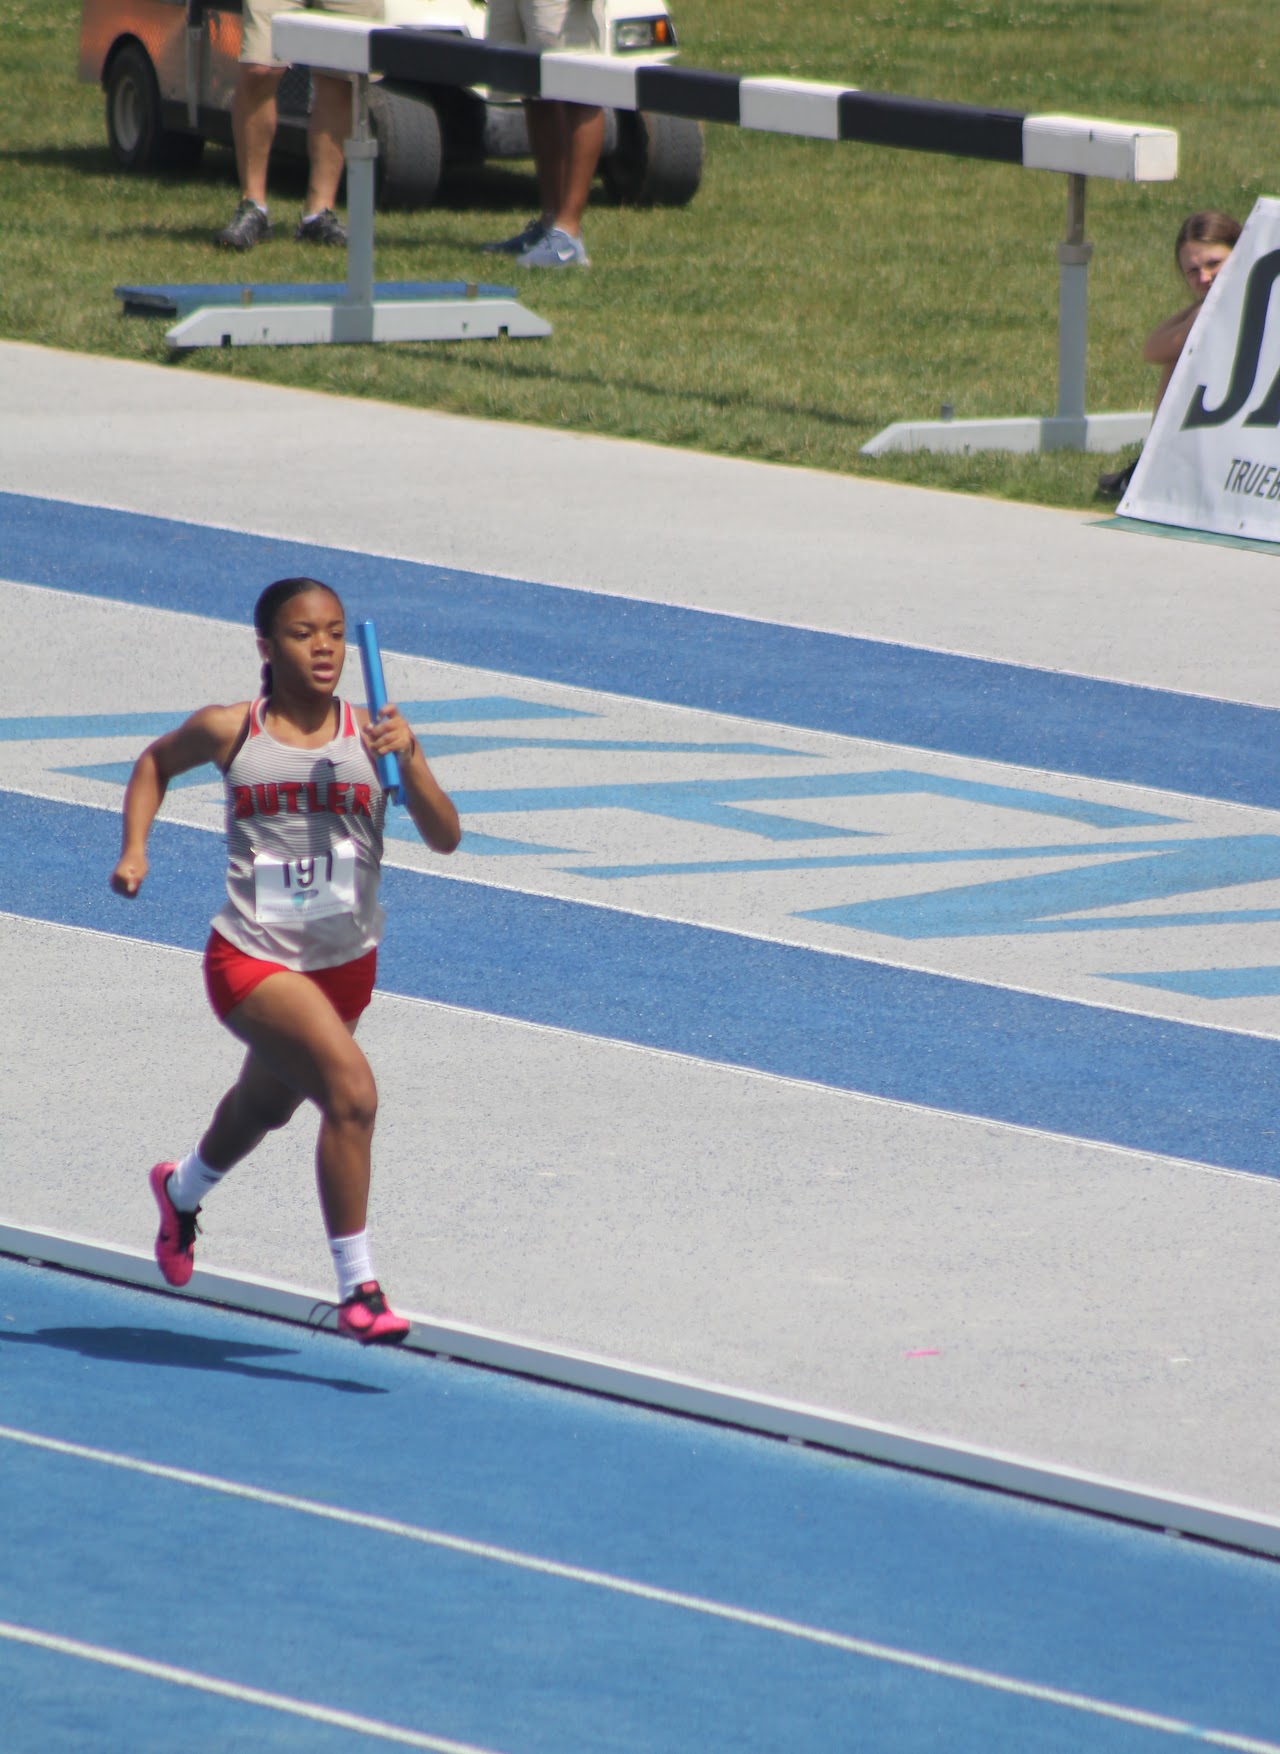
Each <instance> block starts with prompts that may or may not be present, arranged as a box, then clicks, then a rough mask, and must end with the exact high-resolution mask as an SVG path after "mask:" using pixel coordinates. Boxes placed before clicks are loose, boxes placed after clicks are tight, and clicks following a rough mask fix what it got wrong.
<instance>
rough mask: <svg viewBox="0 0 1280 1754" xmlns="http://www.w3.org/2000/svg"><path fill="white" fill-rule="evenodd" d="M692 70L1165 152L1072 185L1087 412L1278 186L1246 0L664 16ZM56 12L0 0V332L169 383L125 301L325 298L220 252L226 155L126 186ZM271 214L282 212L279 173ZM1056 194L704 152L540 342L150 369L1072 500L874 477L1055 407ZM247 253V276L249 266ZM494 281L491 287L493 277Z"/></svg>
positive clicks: (974, 472)
mask: <svg viewBox="0 0 1280 1754" xmlns="http://www.w3.org/2000/svg"><path fill="white" fill-rule="evenodd" d="M672 4H673V11H674V15H675V18H676V23H677V27H678V29H679V32H680V37H681V44H682V50H683V60H684V62H685V64H687V65H691V66H703V67H715V68H724V69H732V70H735V71H740V72H751V73H760V74H764V73H776V74H782V75H786V76H788V77H800V78H814V79H825V80H833V81H839V82H842V83H846V84H856V85H860V86H862V87H864V88H866V89H871V90H880V91H893V92H899V93H903V94H910V95H917V96H922V97H935V98H946V99H951V100H956V101H960V102H967V103H980V104H988V105H994V106H1003V107H1008V108H1013V109H1022V110H1031V111H1038V112H1042V113H1048V112H1054V111H1065V112H1069V113H1075V114H1081V115H1097V116H1104V117H1107V118H1110V119H1113V120H1120V121H1146V122H1152V123H1158V124H1161V125H1165V126H1170V127H1174V128H1177V129H1178V130H1179V133H1180V135H1181V158H1182V172H1181V176H1180V178H1179V180H1178V181H1177V182H1176V183H1173V184H1149V185H1145V186H1135V185H1131V184H1114V183H1109V182H1104V181H1101V180H1093V181H1091V182H1090V184H1089V219H1088V235H1089V237H1090V238H1091V239H1092V241H1093V242H1094V245H1095V255H1094V262H1093V266H1092V268H1091V270H1090V357H1089V394H1088V406H1089V408H1090V410H1091V411H1094V412H1101V411H1104V410H1107V409H1122V408H1141V407H1146V406H1148V405H1149V403H1150V398H1151V394H1152V391H1153V388H1154V379H1155V374H1154V373H1153V371H1152V370H1151V368H1149V367H1147V366H1144V365H1143V363H1142V361H1141V359H1140V355H1139V349H1140V345H1141V341H1142V338H1143V336H1144V335H1145V334H1146V332H1147V330H1148V329H1149V328H1150V327H1151V326H1152V325H1153V323H1154V322H1155V321H1156V320H1157V319H1158V318H1160V317H1161V316H1163V315H1165V314H1166V313H1167V311H1168V310H1170V309H1172V308H1173V307H1174V305H1175V304H1176V303H1178V302H1181V300H1180V297H1179V294H1180V285H1179V282H1178V281H1177V279H1176V276H1175V273H1174V270H1173V264H1172V240H1173V236H1174V233H1175V231H1176V229H1177V226H1178V224H1179V222H1180V221H1181V219H1182V217H1183V215H1184V214H1185V213H1186V212H1188V211H1190V210H1191V209H1193V208H1196V207H1205V206H1221V207H1225V208H1227V209H1228V210H1230V211H1232V212H1234V213H1236V214H1237V215H1238V216H1239V217H1240V218H1244V217H1245V215H1246V214H1247V212H1248V210H1249V208H1250V207H1251V206H1252V204H1253V202H1254V200H1255V199H1256V197H1257V196H1258V195H1260V194H1264V193H1270V192H1273V191H1274V189H1275V184H1276V173H1275V171H1274V167H1273V165H1272V161H1271V156H1270V153H1269V151H1268V150H1267V148H1269V147H1270V145H1271V143H1272V140H1273V137H1274V121H1273V114H1274V103H1275V99H1274V94H1273V90H1272V83H1273V79H1274V76H1275V73H1276V71H1277V69H1278V68H1280V45H1278V44H1277V43H1276V41H1275V40H1274V34H1273V33H1268V32H1263V31H1261V30H1260V29H1259V28H1258V25H1259V8H1258V7H1257V6H1256V5H1245V4H1230V3H1226V4H1223V5H1221V6H1219V7H1217V8H1215V9H1213V10H1212V11H1211V12H1209V11H1206V9H1205V8H1204V7H1203V6H1202V5H1195V6H1193V5H1192V4H1190V0H1159V3H1158V4H1157V0H846V3H845V4H842V5H839V6H832V5H830V4H819V3H818V0H786V3H779V0H733V4H731V5H726V4H725V3H724V0H672ZM79 14H80V7H79V4H78V0H0V68H2V69H3V72H4V75H5V93H4V103H3V106H2V107H0V162H2V163H3V167H4V169H3V174H2V175H0V264H2V266H3V272H2V273H0V335H3V336H5V337H7V338H10V339H17V340H24V341H33V342H39V343H44V344H47V345H50V346H56V347H64V348H72V349H79V350H82V351H86V352H93V353H104V354H112V355H115V356H117V357H121V358H127V359H145V360H152V361H157V362H164V361H166V360H167V359H168V355H167V353H166V350H165V347H164V342H163V327H164V326H163V324H161V323H155V322H149V321H145V320H139V319H126V318H124V317H122V316H120V315H119V314H118V310H119V307H118V305H117V303H116V301H115V299H114V298H113V296H112V288H113V287H114V286H115V285H116V284H118V283H120V282H122V281H162V282H164V281H199V280H210V279H226V280H235V279H238V278H240V277H242V276H247V275H250V274H251V275H252V277H253V278H255V279H261V280H292V279H299V278H341V275H342V261H343V259H342V257H341V256H340V255H338V256H336V257H333V258H329V257H324V258H321V259H320V260H317V257H316V256H315V255H314V254H311V255H307V256H305V257H303V256H302V255H301V254H300V250H299V248H298V246H295V245H294V244H293V243H292V241H291V238H290V233H291V226H285V227H282V228H281V232H282V235H281V236H280V237H278V238H277V239H276V240H273V241H272V242H270V243H268V244H266V245H263V246H261V247H260V248H259V250H258V251H256V252H255V253H254V255H253V256H252V257H250V258H245V259H244V260H240V259H237V260H235V261H234V262H233V261H230V260H228V258H226V257H225V256H224V255H221V254H220V253H218V252H215V251H214V249H213V248H212V247H211V245H210V242H209V238H210V234H211V233H212V232H213V231H214V229H216V227H217V226H218V225H220V224H221V223H223V221H224V220H225V219H226V218H227V217H228V215H229V213H230V211H231V208H232V206H233V205H234V202H235V198H236V188H235V168H234V162H233V159H232V156H231V154H230V152H227V151H223V150H221V149H210V150H208V151H207V152H206V154H205V158H204V162H203V164H202V166H201V168H200V170H199V171H198V172H197V173H196V174H195V175H193V176H192V177H190V178H189V179H185V180H182V181H175V180H165V179H161V178H147V177H137V176H129V175H124V174H121V173H119V172H118V171H116V169H115V167H114V165H113V162H112V160H111V157H110V155H109V153H108V151H107V147H106V136H105V130H104V126H103V113H102V111H103V105H102V95H101V93H100V92H99V91H98V90H97V89H95V88H93V87H91V86H87V85H81V84H79V83H78V82H77V79H76V59H77V42H78V29H79ZM274 199H275V202H276V204H277V207H278V216H279V217H280V218H282V219H283V218H285V217H289V218H292V216H293V213H294V211H295V208H296V204H297V200H298V183H297V179H296V177H295V176H292V175H291V174H290V173H288V172H287V171H286V172H285V173H284V174H283V175H282V177H281V181H280V187H279V189H278V192H277V193H276V195H275V197H274ZM534 205H536V202H535V200H534V186H533V181H532V175H531V171H530V168H529V167H527V166H524V165H514V166H502V167H490V168H489V169H488V170H486V171H485V172H484V173H482V174H478V175H477V174H471V175H469V176H468V177H467V178H466V180H462V181H455V182H454V183H453V184H452V185H449V184H446V186H445V188H444V189H443V191H442V199H441V202H440V204H439V205H437V206H436V207H434V208H432V209H430V210H427V211H422V212H416V213H404V212H393V213H387V214H385V215H381V216H380V217H379V223H378V227H377V234H376V238H377V272H378V275H379V277H380V278H385V279H393V278H394V279H477V278H487V277H488V278H492V277H494V275H493V262H492V260H491V259H490V258H487V257H484V256H482V255H480V254H478V250H477V246H478V245H479V243H480V242H481V241H482V240H484V239H485V238H488V237H492V236H494V235H500V234H501V232H502V231H503V230H504V229H515V228H516V226H518V225H519V224H520V223H522V222H523V220H524V219H525V218H526V217H527V216H528V214H529V212H530V211H531V210H532V207H533V206H534ZM1065 210H1066V179H1065V178H1064V177H1062V176H1055V175H1050V174H1047V173H1036V172H1028V171H1024V170H1021V169H1020V168H1017V167H1013V166H1002V165H988V164H982V163H979V162H976V161H968V160H958V159H947V158H941V157H934V156H932V155H930V154H925V153H911V152H899V151H889V150H885V149H882V148H873V147H860V146H855V145H835V144H829V143H825V142H814V141H804V140H796V139H790V138H786V137H780V136H765V135H758V134H750V133H746V132H743V131H740V130H737V129H730V128H710V129H709V130H708V139H707V163H706V173H705V176H704V180H703V185H702V188H701V190H700V191H699V193H698V195H697V197H696V198H695V200H694V201H693V202H692V203H691V205H690V206H688V207H687V208H683V209H677V210H672V209H654V210H648V211H644V210H632V209H626V208H621V207H614V206H610V205H608V204H607V203H606V202H605V201H604V199H603V196H602V198H601V200H600V201H599V202H597V203H596V204H595V205H593V207H592V209H591V211H590V212H589V214H588V216H587V226H586V228H585V229H586V235H587V238H588V242H589V245H590V248H591V253H592V257H593V260H594V262H595V266H594V267H593V268H592V269H591V270H590V272H588V273H581V272H574V273H562V274H556V273H544V274H540V275H534V274H528V275H525V274H522V275H521V288H522V296H523V297H524V299H525V302H526V303H528V304H529V305H530V306H531V307H532V308H534V309H535V310H537V311H539V312H541V313H542V314H543V315H544V316H546V317H548V318H549V319H550V320H551V321H552V323H553V324H554V325H555V334H554V335H553V336H552V337H551V338H549V339H547V340H543V341H523V342H521V341H515V342H512V341H499V342H476V343H467V344H457V343H435V344H424V345H414V346H399V347H386V348H374V347H366V348H356V347H351V348H337V347H335V348H324V349H319V348H316V349H311V348H297V349H268V348H263V349H236V350H234V351H225V352H224V351H216V352H205V353H198V354H194V355H189V356H186V357H185V358H183V359H182V360H181V361H176V362H172V363H171V364H170V369H172V370H175V371H182V372H220V373H230V374H233V375H235V376H237V377H245V378H252V379H257V380H260V381H263V382H270V383H279V384H291V385H298V386H302V387H305V388H308V389H317V390H327V391H333V392H338V393H341V394H346V395H357V396H371V397H378V398H381V399H384V400H389V401H396V402H407V403H411V404H414V405H416V406H420V407H427V408H438V409H449V410H452V411H454V412H458V413H463V414H472V415H479V416H483V417H486V418H492V419H500V420H518V421H527V422H533V423H536V424H539V425H558V426H566V427H572V428H574V429H576V430H578V431H584V432H595V433H602V434H603V433H608V434H615V435H619V436H623V437H629V438H639V439H645V440H650V441H652V442H654V443H658V444H664V445H677V446H687V447H691V448H695V449H699V450H705V451H716V452H721V453H724V454H727V455H732V456H743V457H756V458H765V459H768V460H770V461H774V462H779V463H788V464H795V465H807V466H812V467H817V468H822V469H831V470H841V471H846V472H850V473H856V474H861V475H869V476H876V477H880V478H882V479H889V480H897V481H911V482H919V483H927V484H929V485H932V486H937V487H945V488H952V489H956V490H961V491H970V492H980V493H986V494H993V495H999V496H1003V497H1008V498H1015V499H1028V500H1035V501H1039V502H1040V503H1043V504H1053V505H1067V506H1080V507H1085V506H1089V505H1093V504H1101V502H1097V501H1095V500H1094V497H1093V494H1094V480H1095V477H1096V475H1097V472H1098V470H1099V468H1100V467H1103V466H1106V464H1107V459H1105V458H1101V457H1087V456H1081V455H1078V454H1074V453H1059V454H1057V455H1054V456H1048V457H1029V458H1009V457H1003V456H998V455H994V454H990V453H988V454H985V455H982V456H976V457H969V458H946V457H923V456H918V457H914V458H907V457H899V458H884V459H880V460H878V461H872V460H869V459H866V458H862V457H860V456H859V454H858V447H859V446H860V445H861V444H862V443H863V442H865V440H866V439H867V438H869V437H870V436H871V435H872V434H873V433H874V432H876V431H877V430H878V429H879V428H880V427H882V426H884V425H887V424H888V423H889V422H890V421H891V420H898V419H908V418H912V417H917V418H919V417H925V418H930V417H934V416H936V415H937V413H938V411H939V407H940V405H941V404H942V403H944V402H946V403H951V404H952V405H953V407H954V409H955V412H956V415H957V417H959V418H964V417H968V416H977V415H987V414H992V415H1012V414H1048V413H1052V411H1053V408H1054V404H1055V399H1056V371H1057V264H1056V259H1055V254H1054V247H1055V245H1056V243H1057V242H1058V240H1059V239H1060V237H1061V236H1062V234H1063V229H1064V221H1065ZM250 263H251V266H250ZM498 277H499V278H501V275H499V276H498Z"/></svg>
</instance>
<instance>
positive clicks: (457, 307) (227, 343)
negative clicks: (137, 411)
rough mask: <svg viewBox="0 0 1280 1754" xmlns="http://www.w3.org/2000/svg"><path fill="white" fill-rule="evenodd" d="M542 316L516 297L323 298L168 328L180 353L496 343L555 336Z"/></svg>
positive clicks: (203, 312) (203, 311)
mask: <svg viewBox="0 0 1280 1754" xmlns="http://www.w3.org/2000/svg"><path fill="white" fill-rule="evenodd" d="M550 333H551V324H550V323H548V322H547V320H546V319H545V317H539V316H537V315H536V314H535V313H534V312H533V311H530V310H527V309H526V308H525V306H524V305H522V304H521V303H520V302H519V300H518V299H515V298H437V299H423V300H384V299H375V300H374V301H373V302H372V304H364V303H346V302H342V301H339V302H335V303H324V304H277V305H271V306H269V307H255V306H253V305H245V306H238V307H227V306H225V305H212V306H203V307H201V308H200V309H199V310H194V311H192V312H191V313H190V315H188V316H186V317H184V318H183V319H182V321H181V322H179V323H176V324H175V325H174V326H173V328H172V329H169V330H166V332H165V343H166V345H167V346H168V347H169V348H170V349H171V350H172V351H173V352H175V353H181V352H186V351H187V350H189V349H190V348H194V347H314V346H320V345H323V344H325V343H331V342H337V343H348V344H358V343H360V342H374V341H491V340H494V339H495V338H496V337H497V336H499V335H510V336H513V337H515V338H517V339H521V340H523V339H526V338H534V337H538V336H543V335H550Z"/></svg>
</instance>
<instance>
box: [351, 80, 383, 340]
mask: <svg viewBox="0 0 1280 1754" xmlns="http://www.w3.org/2000/svg"><path fill="white" fill-rule="evenodd" d="M343 150H344V151H345V153H346V156H347V291H346V303H347V304H348V305H354V306H357V307H358V308H360V309H362V310H365V311H367V312H368V313H369V334H368V335H367V336H364V337H363V339H364V340H370V339H371V338H372V335H373V208H374V186H375V170H376V164H377V158H378V142H377V141H376V140H375V139H374V137H373V128H372V127H371V125H370V122H369V75H368V74H367V73H353V74H352V75H351V138H350V139H349V140H347V141H344V143H343ZM353 339H354V337H353Z"/></svg>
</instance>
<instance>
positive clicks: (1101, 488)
mask: <svg viewBox="0 0 1280 1754" xmlns="http://www.w3.org/2000/svg"><path fill="white" fill-rule="evenodd" d="M1137 467H1138V459H1137V458H1136V457H1135V458H1134V459H1133V461H1132V463H1129V464H1127V465H1126V466H1125V468H1123V469H1109V470H1104V471H1103V473H1102V474H1101V475H1099V477H1098V492H1099V493H1100V494H1101V495H1102V497H1103V499H1123V498H1124V496H1125V494H1126V493H1128V491H1129V483H1130V482H1131V481H1132V480H1133V472H1134V470H1135V469H1136V468H1137Z"/></svg>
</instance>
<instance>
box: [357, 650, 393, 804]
mask: <svg viewBox="0 0 1280 1754" xmlns="http://www.w3.org/2000/svg"><path fill="white" fill-rule="evenodd" d="M356 644H357V645H358V646H359V647H360V666H361V668H362V669H363V671H364V698H365V704H366V705H367V706H368V708H369V717H370V719H376V718H377V717H378V714H379V713H380V712H381V711H382V709H383V707H384V706H386V704H387V684H386V680H385V678H384V677H383V674H382V653H381V652H380V651H379V650H378V630H377V628H376V627H375V626H374V625H373V623H372V621H357V622H356ZM376 765H377V769H378V779H379V781H380V782H381V784H382V789H383V791H384V792H385V793H386V794H387V801H388V803H391V804H398V803H399V802H400V763H399V761H398V760H397V758H396V757H395V755H380V756H379V757H378V759H377V764H376Z"/></svg>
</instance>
